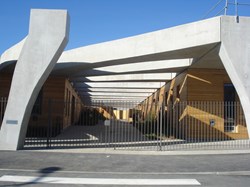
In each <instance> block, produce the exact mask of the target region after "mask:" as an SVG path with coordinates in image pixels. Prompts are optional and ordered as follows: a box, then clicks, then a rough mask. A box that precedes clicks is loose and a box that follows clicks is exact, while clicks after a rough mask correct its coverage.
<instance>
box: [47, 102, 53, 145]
mask: <svg viewBox="0 0 250 187" xmlns="http://www.w3.org/2000/svg"><path fill="white" fill-rule="evenodd" d="M51 105H52V104H51V99H49V100H48V126H47V141H46V142H47V143H46V147H47V148H50V138H51V137H50V136H51V135H50V129H51V125H52V118H51V115H52V114H51V112H52V110H51Z"/></svg>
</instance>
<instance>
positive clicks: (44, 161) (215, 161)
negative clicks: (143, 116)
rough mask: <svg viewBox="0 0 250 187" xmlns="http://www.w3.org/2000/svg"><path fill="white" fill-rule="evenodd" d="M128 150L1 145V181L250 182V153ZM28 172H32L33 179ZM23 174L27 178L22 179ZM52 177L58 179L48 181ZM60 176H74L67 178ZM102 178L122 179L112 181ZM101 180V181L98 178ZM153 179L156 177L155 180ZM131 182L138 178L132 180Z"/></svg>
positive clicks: (221, 186) (240, 184) (240, 185)
mask: <svg viewBox="0 0 250 187" xmlns="http://www.w3.org/2000/svg"><path fill="white" fill-rule="evenodd" d="M125 153H126V152H124V154H107V153H98V154H95V153H91V154H90V153H58V152H37V151H17V152H11V151H0V186H91V187H93V186H123V187H124V186H157V182H159V181H160V182H162V181H163V182H166V181H167V180H169V179H170V180H173V179H177V180H175V181H177V182H178V181H181V179H185V180H187V179H192V180H196V181H197V182H198V183H199V185H198V184H196V185H187V184H186V183H185V184H186V185H184V184H183V185H175V186H216V187H218V186H219V187H224V186H225V187H229V186H233V187H235V186H237V187H245V186H246V187H249V186H250V154H228V155H225V154H223V155H173V156H170V155H131V154H125ZM27 177H33V178H32V180H31V179H29V180H28V179H27ZM6 178H8V180H10V181H8V182H7V181H6ZM20 178H21V179H22V180H24V181H23V182H17V180H19V179H20ZM21 179H20V180H21ZM26 179H27V180H26ZM47 179H48V180H51V181H52V182H53V181H57V182H58V183H57V184H52V183H51V182H46V180H47ZM59 179H62V181H63V180H64V182H65V180H68V181H69V180H72V181H73V182H71V183H67V182H66V183H67V184H63V182H62V181H61V182H60V180H59ZM103 179H108V180H110V179H112V180H115V181H116V182H117V181H119V182H120V183H119V182H118V183H117V184H115V183H114V184H113V183H112V184H113V185H112V184H109V183H106V182H107V181H106V180H103ZM122 179H124V180H122ZM138 179H139V180H141V181H139V182H138V181H137V180H138ZM1 180H2V181H1ZM81 180H82V181H88V180H90V181H92V182H93V181H94V182H93V183H94V184H92V185H91V184H90V183H91V182H90V183H87V182H86V184H85V183H84V182H83V183H80V182H79V181H81ZM99 180H100V181H101V183H102V184H95V183H98V181H99ZM100 181H99V182H100ZM103 181H104V182H103ZM151 181H153V182H154V181H156V183H155V184H150V183H149V182H151ZM43 182H44V183H43ZM112 182H113V181H112ZM129 182H132V183H133V182H135V183H136V182H137V184H131V185H128V184H129ZM140 182H142V183H141V185H140ZM143 182H148V183H146V184H145V183H143ZM126 183H127V184H126ZM159 186H168V185H166V184H165V185H164V184H162V185H159ZM170 186H171V185H170Z"/></svg>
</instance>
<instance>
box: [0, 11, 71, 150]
mask: <svg viewBox="0 0 250 187" xmlns="http://www.w3.org/2000/svg"><path fill="white" fill-rule="evenodd" d="M68 26H69V19H68V14H67V11H64V10H38V9H37V10H36V9H35V10H31V14H30V27H29V34H28V37H27V39H26V40H25V43H24V45H23V48H22V51H21V53H20V56H19V58H18V62H17V64H16V67H15V71H14V74H13V78H12V83H11V89H10V93H9V97H8V103H7V107H6V111H5V115H4V119H3V122H2V127H1V131H0V149H1V150H17V149H21V148H22V147H23V145H24V141H25V137H26V131H27V126H28V122H29V119H30V114H31V111H32V108H33V105H34V103H35V100H36V98H37V95H38V93H39V91H40V89H41V87H42V85H43V83H44V82H45V81H46V79H47V77H48V76H49V74H50V72H51V71H52V69H53V67H54V66H55V64H56V62H57V60H58V59H59V57H60V55H61V53H62V52H63V50H64V48H65V46H66V44H67V42H68V31H69V28H68Z"/></svg>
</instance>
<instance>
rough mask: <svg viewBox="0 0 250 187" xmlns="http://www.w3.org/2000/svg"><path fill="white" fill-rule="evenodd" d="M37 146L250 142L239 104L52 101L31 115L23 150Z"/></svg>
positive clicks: (180, 146) (184, 146)
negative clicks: (143, 103)
mask: <svg viewBox="0 0 250 187" xmlns="http://www.w3.org/2000/svg"><path fill="white" fill-rule="evenodd" d="M229 113H231V115H229ZM228 116H230V118H228ZM232 116H233V118H232ZM34 147H38V148H73V147H82V148H94V147H100V148H113V149H126V150H127V149H132V150H190V149H241V148H244V149H246V148H250V143H249V138H248V134H247V127H246V122H245V118H244V114H243V111H242V108H241V105H240V103H238V102H230V103H229V102H228V103H225V102H179V103H174V104H168V105H167V106H165V105H163V104H162V103H161V104H159V103H148V104H146V105H142V104H138V103H133V102H105V103H104V102H97V103H93V104H92V105H90V106H86V105H83V104H82V103H77V102H71V103H66V102H61V101H52V100H49V101H45V102H44V103H43V104H42V107H41V106H34V109H33V112H32V116H31V119H30V123H29V127H28V131H27V136H26V141H25V148H34Z"/></svg>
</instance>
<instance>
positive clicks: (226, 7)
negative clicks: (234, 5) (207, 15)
mask: <svg viewBox="0 0 250 187" xmlns="http://www.w3.org/2000/svg"><path fill="white" fill-rule="evenodd" d="M227 9H228V0H226V4H225V11H224V15H227Z"/></svg>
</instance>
